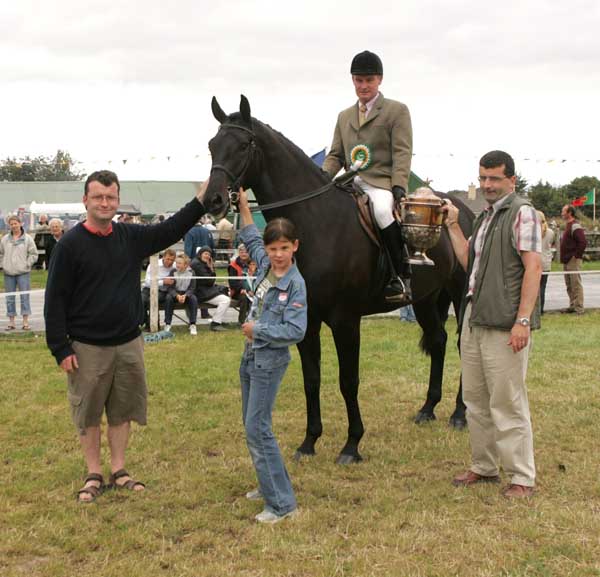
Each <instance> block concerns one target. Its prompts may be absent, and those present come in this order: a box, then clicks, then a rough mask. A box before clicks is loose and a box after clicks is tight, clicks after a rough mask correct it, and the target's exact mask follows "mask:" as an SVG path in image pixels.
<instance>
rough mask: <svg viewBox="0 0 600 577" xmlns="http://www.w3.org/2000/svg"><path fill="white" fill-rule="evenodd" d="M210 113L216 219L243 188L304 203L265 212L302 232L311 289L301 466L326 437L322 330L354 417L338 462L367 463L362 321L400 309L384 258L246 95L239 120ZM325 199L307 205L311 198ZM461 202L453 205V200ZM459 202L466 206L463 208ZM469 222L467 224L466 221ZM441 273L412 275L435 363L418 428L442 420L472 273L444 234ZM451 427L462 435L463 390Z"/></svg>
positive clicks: (352, 210)
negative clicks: (453, 321) (450, 343)
mask: <svg viewBox="0 0 600 577" xmlns="http://www.w3.org/2000/svg"><path fill="white" fill-rule="evenodd" d="M212 111H213V114H214V116H215V118H216V119H217V120H218V121H219V122H220V123H221V126H220V128H219V131H218V132H217V134H216V135H215V136H214V138H212V139H211V141H210V143H209V148H210V152H211V154H212V161H213V164H212V169H211V173H210V183H209V186H208V189H207V191H206V195H205V199H204V204H205V206H206V208H207V210H208V211H209V212H211V213H212V214H213V215H214V216H216V217H219V216H221V215H223V214H225V213H226V212H227V210H228V209H229V206H230V193H231V191H236V190H237V189H238V187H239V186H243V187H244V188H252V191H253V192H254V194H255V196H256V199H257V201H258V202H259V203H260V205H265V204H267V203H273V202H275V201H280V200H282V199H296V200H298V202H295V203H291V204H288V205H286V206H280V207H277V208H271V209H268V210H263V212H264V214H265V218H266V219H267V220H269V219H271V218H274V217H276V216H284V217H287V218H289V219H290V220H292V221H293V222H294V223H295V224H296V226H297V229H298V231H299V235H300V249H299V251H298V254H297V262H298V266H299V268H300V270H301V272H302V275H303V276H304V279H305V280H306V286H307V289H308V317H309V318H308V329H307V332H306V336H305V338H304V340H303V341H302V342H301V343H300V344H299V345H298V349H299V351H300V356H301V359H302V370H303V374H304V391H305V394H306V407H307V427H306V437H305V438H304V441H303V442H302V444H301V445H300V447H299V448H298V451H297V452H296V457H297V458H300V457H301V456H302V455H313V454H314V453H315V443H316V442H317V439H318V438H319V437H320V436H321V434H322V431H323V425H322V422H321V408H320V399H319V392H320V385H321V374H320V364H321V342H320V329H321V323H323V322H324V323H326V324H327V325H328V326H329V327H330V328H331V331H332V334H333V339H334V342H335V347H336V350H337V355H338V362H339V379H340V389H341V392H342V395H343V397H344V401H345V402H346V410H347V413H348V439H347V441H346V444H345V446H344V447H343V449H342V451H341V453H340V455H339V457H338V459H337V462H338V463H353V462H358V461H360V460H361V456H360V453H359V451H358V444H359V442H360V439H361V437H362V436H363V433H364V428H363V423H362V420H361V416H360V409H359V405H358V384H359V351H360V319H361V317H362V316H363V315H369V314H373V313H380V312H384V311H390V310H393V309H394V308H396V307H397V305H396V306H392V305H390V304H388V303H386V301H385V300H384V298H383V294H382V289H383V284H384V282H382V280H383V281H385V279H382V275H381V274H380V272H379V271H380V270H381V255H380V249H379V247H377V246H376V245H375V244H374V243H373V242H372V241H371V240H370V239H369V238H368V236H367V234H366V233H365V232H364V230H363V229H362V228H361V225H360V223H359V218H358V214H357V207H356V204H355V201H354V200H353V199H352V197H351V195H349V194H348V193H347V192H345V191H343V190H341V189H340V188H338V187H336V186H335V185H333V184H332V183H331V181H330V179H329V178H328V176H327V175H326V174H325V173H324V172H323V171H322V170H321V169H320V168H319V167H318V166H316V165H315V164H314V163H313V162H312V161H311V159H310V158H308V156H306V155H305V154H304V153H303V152H302V151H301V150H300V149H299V148H298V147H297V146H296V145H294V144H293V143H292V142H290V141H289V140H288V139H286V138H285V137H284V136H283V135H281V134H280V133H278V132H276V131H275V130H273V129H272V128H271V127H269V126H267V125H265V124H263V123H262V122H260V121H258V120H256V119H255V118H252V117H251V115H250V105H249V103H248V100H247V99H246V98H245V97H244V96H242V98H241V103H240V111H239V112H236V113H234V114H231V115H230V116H228V115H227V114H225V113H224V112H223V110H222V109H221V107H220V106H219V104H218V103H217V101H216V99H215V98H213V100H212ZM315 190H317V191H319V190H325V192H323V193H322V194H319V195H317V196H313V197H312V198H310V199H309V200H300V199H299V197H302V196H306V193H308V192H310V191H315ZM453 200H454V199H453ZM457 202H459V201H457ZM459 204H460V208H461V212H460V214H461V223H460V224H461V227H462V228H463V230H464V232H465V234H468V233H469V231H470V228H471V222H472V219H473V215H472V213H471V212H470V211H469V209H468V208H466V207H465V206H464V204H462V203H460V202H459ZM466 215H469V216H466ZM428 252H429V254H430V256H431V258H432V259H433V260H434V261H435V266H434V267H415V268H416V269H417V268H418V270H415V271H414V274H413V283H412V286H413V295H414V298H415V303H414V309H415V315H416V317H417V321H418V323H419V325H420V326H421V328H422V329H423V336H422V338H421V348H422V350H423V351H424V352H425V353H427V354H429V355H430V357H431V368H430V377H429V390H428V393H427V401H426V403H425V404H424V406H423V407H422V408H421V410H420V411H419V413H418V415H417V417H416V421H417V422H423V421H428V420H433V419H435V415H434V407H435V405H436V404H437V403H438V402H439V401H440V400H441V394H442V376H443V370H444V357H445V351H446V341H447V338H448V337H447V333H446V330H445V328H444V325H445V322H446V320H447V318H448V310H449V306H450V303H451V302H453V303H454V307H455V310H458V304H459V302H460V298H461V295H462V290H463V287H464V283H465V273H464V271H463V270H462V268H461V266H460V264H459V263H458V261H457V260H456V258H455V256H454V252H453V250H452V246H451V243H450V240H449V238H448V236H447V234H446V232H445V231H444V232H443V234H442V237H441V240H440V242H439V243H438V245H437V246H436V247H435V248H434V249H431V250H430V251H428ZM450 421H451V424H452V425H453V426H455V427H457V428H463V427H464V426H465V406H464V404H463V402H462V395H461V390H459V392H458V395H457V398H456V410H455V411H454V413H453V415H452V417H451V419H450Z"/></svg>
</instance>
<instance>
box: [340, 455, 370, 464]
mask: <svg viewBox="0 0 600 577" xmlns="http://www.w3.org/2000/svg"><path fill="white" fill-rule="evenodd" d="M362 460H363V458H362V457H361V456H360V455H359V454H358V453H356V455H348V454H347V453H340V454H339V456H338V458H337V459H336V460H335V463H336V465H353V464H354V463H360V462H361V461H362Z"/></svg>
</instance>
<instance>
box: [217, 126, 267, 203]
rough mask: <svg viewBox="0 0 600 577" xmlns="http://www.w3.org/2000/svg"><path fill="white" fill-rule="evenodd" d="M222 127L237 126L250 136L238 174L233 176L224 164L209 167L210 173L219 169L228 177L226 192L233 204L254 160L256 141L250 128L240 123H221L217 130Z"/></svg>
mask: <svg viewBox="0 0 600 577" xmlns="http://www.w3.org/2000/svg"><path fill="white" fill-rule="evenodd" d="M223 128H237V129H238V130H243V131H244V132H248V133H249V134H250V136H251V137H252V138H251V139H250V143H249V144H250V149H249V152H248V156H246V161H245V162H244V166H243V167H242V170H241V171H240V174H239V175H238V176H235V175H234V174H233V172H231V170H229V169H228V168H227V167H226V166H225V165H224V164H213V165H212V168H211V169H210V173H211V174H212V173H213V172H214V171H215V170H221V171H222V172H224V173H225V174H226V175H227V176H228V177H229V179H230V181H231V184H230V185H229V186H228V187H227V194H228V196H229V203H230V204H231V205H233V206H235V205H237V202H238V198H239V194H240V193H239V192H238V191H239V188H240V186H241V184H242V179H243V178H244V176H246V172H247V171H248V168H249V167H250V165H251V164H252V161H253V160H254V156H255V154H256V150H257V149H256V141H255V136H254V132H252V130H250V129H249V128H246V127H245V126H241V125H240V124H222V125H221V126H220V127H219V130H222V129H223Z"/></svg>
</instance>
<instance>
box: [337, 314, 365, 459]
mask: <svg viewBox="0 0 600 577" xmlns="http://www.w3.org/2000/svg"><path fill="white" fill-rule="evenodd" d="M331 330H332V332H333V339H334V342H335V348H336V351H337V356H338V363H339V367H340V390H341V392H342V396H343V397H344V401H345V402H346V411H347V413H348V440H347V441H346V444H345V445H344V448H343V449H342V450H341V452H340V454H339V456H338V458H337V460H336V463H338V464H341V465H346V464H350V463H359V462H360V461H362V457H361V455H360V453H359V452H358V444H359V443H360V440H361V439H362V436H363V434H364V432H365V429H364V427H363V422H362V419H361V417H360V408H359V406H358V385H359V382H360V380H359V376H358V370H359V355H360V317H356V318H351V319H348V318H346V319H343V320H340V321H338V322H332V324H331Z"/></svg>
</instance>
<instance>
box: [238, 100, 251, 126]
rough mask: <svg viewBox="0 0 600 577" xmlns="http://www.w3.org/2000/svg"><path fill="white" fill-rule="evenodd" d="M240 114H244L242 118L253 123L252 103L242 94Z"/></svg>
mask: <svg viewBox="0 0 600 577" xmlns="http://www.w3.org/2000/svg"><path fill="white" fill-rule="evenodd" d="M240 112H241V114H242V118H243V119H244V120H245V121H246V122H247V123H248V124H250V123H251V118H250V103H249V102H248V99H247V98H246V97H245V96H244V95H243V94H242V96H241V98H240Z"/></svg>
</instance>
